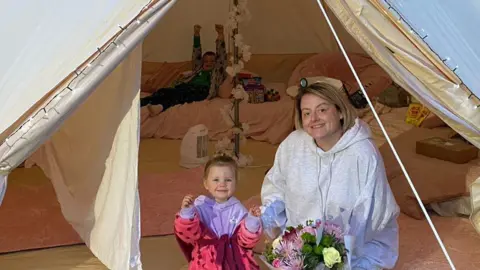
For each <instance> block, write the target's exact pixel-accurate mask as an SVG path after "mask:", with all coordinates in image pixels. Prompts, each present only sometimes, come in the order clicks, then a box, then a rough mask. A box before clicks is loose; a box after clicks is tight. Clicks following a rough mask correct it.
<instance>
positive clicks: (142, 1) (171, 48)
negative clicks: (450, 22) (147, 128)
mask: <svg viewBox="0 0 480 270" xmlns="http://www.w3.org/2000/svg"><path fill="white" fill-rule="evenodd" d="M228 2H229V1H224V0H203V1H198V0H179V1H173V0H172V1H167V0H158V1H151V3H150V2H148V1H147V0H121V1H113V2H112V1H93V0H88V1H81V2H76V3H75V5H72V4H71V3H64V2H63V1H59V0H54V1H53V0H52V1H50V2H49V3H48V5H45V4H42V5H40V4H38V3H37V2H36V1H27V2H25V1H23V2H21V4H19V3H17V2H16V1H15V2H14V1H3V2H2V3H0V10H2V11H7V12H6V13H5V14H3V15H4V16H2V19H3V20H5V21H8V23H5V24H2V26H0V27H2V29H1V30H2V33H10V31H12V30H10V29H13V28H12V27H11V25H16V26H18V27H16V28H15V31H17V32H18V29H19V27H20V29H22V35H17V36H13V35H11V37H9V39H10V42H9V43H4V46H6V47H5V48H3V50H2V59H3V61H2V64H0V71H2V72H1V73H0V74H1V75H0V76H1V77H0V78H1V79H0V81H1V82H2V83H1V84H0V85H1V88H0V102H1V103H2V104H1V105H0V111H1V112H2V120H1V121H0V132H1V133H0V134H1V135H0V136H1V137H0V138H1V140H0V141H1V142H2V144H1V146H0V171H1V173H2V175H3V176H6V175H8V173H9V172H10V171H11V170H13V169H14V168H15V167H16V166H17V165H18V164H19V163H21V162H22V161H23V160H24V159H25V158H26V157H27V156H28V155H29V154H31V153H32V152H33V151H34V150H35V149H37V148H38V147H39V146H40V145H41V144H42V143H44V142H47V143H46V144H45V145H44V147H43V148H42V153H43V154H45V155H47V156H48V158H47V160H48V162H47V163H45V164H39V166H40V167H41V168H42V169H43V170H44V171H45V173H46V174H47V175H48V176H49V177H50V178H51V179H52V182H53V183H54V186H55V190H56V193H57V197H58V199H59V202H60V204H61V206H62V211H63V213H64V215H65V217H66V219H67V220H68V221H69V222H71V223H72V225H73V226H74V227H75V229H76V230H77V231H78V232H79V234H80V235H81V236H82V237H83V238H84V240H85V241H86V242H87V244H88V245H89V247H90V248H91V250H92V251H93V253H94V254H95V255H96V256H97V257H98V258H99V259H100V260H101V261H102V262H103V263H104V264H105V265H107V267H109V268H110V269H128V268H129V267H130V266H129V265H130V262H131V261H132V262H133V263H132V265H135V264H136V262H138V257H136V256H138V255H139V253H138V238H139V233H138V232H139V223H138V222H139V219H138V215H139V207H138V194H137V162H138V159H137V155H138V140H139V139H138V88H139V81H140V78H139V77H140V73H139V72H140V65H141V58H142V57H141V55H142V50H141V49H142V48H141V47H140V46H139V43H140V42H141V41H142V39H143V38H144V37H145V36H146V34H147V33H149V32H150V31H151V30H152V28H153V27H154V26H155V25H156V23H157V22H158V21H160V19H162V23H161V24H159V25H158V28H156V29H155V30H153V31H152V34H151V35H149V37H148V38H147V39H146V41H145V44H144V46H143V49H144V53H143V58H144V59H145V60H148V61H180V60H188V59H189V57H190V46H191V44H190V42H188V41H189V39H190V37H191V29H192V25H193V24H195V23H198V24H205V25H208V24H213V23H224V22H225V21H226V19H227V13H228V10H229V7H228V5H229V3H228ZM324 3H326V4H327V5H328V7H329V10H330V15H332V14H334V15H335V17H336V18H338V22H339V23H338V25H334V27H335V29H336V30H337V32H339V35H340V38H341V40H342V42H343V43H344V46H346V49H347V50H349V51H358V50H359V47H358V44H360V45H361V47H362V48H363V50H364V51H366V52H367V53H368V54H369V55H370V56H372V58H373V59H374V60H376V61H377V63H378V64H379V65H381V66H382V67H383V68H384V69H385V70H386V71H387V72H388V73H389V74H390V75H391V76H392V78H393V79H394V80H395V81H396V82H397V83H398V84H400V85H401V86H402V87H403V88H405V89H406V90H408V91H409V92H410V93H412V94H413V95H414V96H415V97H416V98H417V99H419V100H420V101H422V102H423V103H424V104H426V105H427V106H428V107H429V108H430V109H432V110H433V111H434V113H436V114H437V115H439V116H440V117H441V118H442V119H443V120H444V121H445V122H447V123H448V124H449V125H450V126H451V127H453V128H454V129H455V130H457V131H458V132H460V133H461V134H462V135H464V136H465V137H466V138H467V139H469V140H470V141H471V142H472V143H474V144H475V145H476V146H477V147H478V146H480V139H479V136H478V134H479V129H480V116H479V115H478V114H477V113H476V110H475V109H474V105H477V103H476V102H478V100H476V99H472V98H470V99H469V98H468V96H469V95H470V93H469V92H468V91H466V89H465V87H464V86H461V87H456V85H458V84H460V81H459V80H458V78H455V77H451V76H448V74H447V75H445V74H444V72H443V73H442V72H441V71H440V69H442V68H441V67H442V66H441V65H442V64H443V63H442V62H441V61H440V60H439V59H434V58H432V57H430V56H429V57H427V56H425V55H427V54H428V52H429V51H428V50H426V49H422V47H421V45H419V44H421V43H420V42H419V41H418V39H417V38H416V37H415V36H413V35H410V34H408V29H406V28H405V30H402V29H404V28H402V27H405V26H402V25H398V24H397V23H395V22H394V21H392V20H391V19H390V17H389V16H387V15H388V14H389V13H388V12H389V11H388V8H387V7H386V6H384V5H383V4H384V1H380V0H378V1H374V0H371V1H367V0H349V1H338V0H326V1H325V2H324ZM173 4H175V5H174V6H173V8H172V5H173ZM25 6H28V7H29V8H28V9H25V8H24V7H25ZM93 6H95V7H96V8H92V7H93ZM170 8H171V9H170ZM249 9H250V10H251V11H252V21H250V22H249V24H248V25H244V26H241V27H242V28H241V29H242V34H243V35H244V36H245V41H246V42H247V43H248V44H250V45H251V46H252V50H253V53H256V54H268V53H276V54H288V53H317V52H322V51H333V50H338V48H337V46H336V45H335V42H334V39H333V36H332V33H331V32H330V29H329V28H328V26H327V24H326V23H325V21H324V18H323V16H322V13H321V12H320V10H319V9H318V5H317V3H316V2H315V1H313V0H312V1H306V0H305V1H296V2H295V3H294V2H292V1H287V0H261V1H250V3H249ZM169 11H171V12H169ZM19 14H22V15H21V16H19ZM137 15H138V16H137ZM164 15H165V16H164ZM184 15H185V16H184ZM330 18H331V19H332V20H334V17H333V16H330ZM136 19H138V22H137V20H136ZM334 22H335V20H334ZM334 24H336V23H334ZM118 25H120V27H119V26H118ZM127 26H128V27H127ZM342 26H343V27H344V28H345V29H344V28H343V27H342ZM118 33H121V34H120V35H119V36H118V37H116V38H115V35H116V34H118ZM347 33H348V34H350V35H351V36H350V35H348V34H347ZM434 33H435V29H432V30H431V34H434ZM212 35H213V33H212ZM268 35H270V36H268ZM352 37H354V39H352ZM114 38H115V39H114ZM209 39H210V40H211V41H213V36H210V37H209V36H205V37H204V41H205V44H208V43H209ZM112 40H114V41H115V43H112ZM354 40H355V41H356V42H355V41H354ZM184 41H186V42H184ZM210 43H211V42H210ZM357 43H358V44H357ZM99 48H100V49H99ZM387 48H388V49H387ZM100 51H101V52H102V53H101V55H100V56H99V52H100ZM392 51H393V53H392ZM92 60H94V62H92V63H91V64H90V65H88V63H90V62H91V61H92ZM439 61H440V62H439ZM434 63H436V64H434ZM83 68H85V69H84V70H82V71H81V72H79V71H78V70H80V69H83ZM112 71H113V72H112ZM74 78H78V79H76V80H73V83H71V84H70V82H71V81H72V79H74ZM67 86H68V87H67ZM470 87H471V88H477V87H476V86H475V87H472V86H470ZM58 93H62V94H60V95H57V94H58ZM56 97H59V98H56ZM467 105H468V106H467ZM92 108H94V109H95V110H102V111H103V113H104V114H105V115H106V116H104V117H97V115H96V114H92ZM92 127H93V128H92ZM87 133H88V134H87ZM52 135H53V136H52ZM72 153H74V154H72ZM93 153H95V154H97V155H98V156H99V157H98V158H96V157H93V156H92V155H93ZM85 171H87V172H85ZM0 182H1V184H3V181H0ZM7 192H8V190H7ZM472 199H473V205H474V206H475V208H474V211H477V210H476V209H477V208H476V207H477V206H476V205H477V204H478V202H477V201H478V200H480V195H477V193H476V191H475V190H474V192H472Z"/></svg>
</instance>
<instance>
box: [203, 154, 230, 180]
mask: <svg viewBox="0 0 480 270" xmlns="http://www.w3.org/2000/svg"><path fill="white" fill-rule="evenodd" d="M215 166H221V167H230V168H231V169H232V170H233V172H234V174H235V178H237V169H238V166H237V162H236V161H235V160H234V159H233V158H231V157H229V156H227V155H219V156H214V157H212V158H211V159H210V160H209V161H208V162H207V164H206V165H205V170H204V171H203V179H207V177H208V173H209V172H210V168H212V167H215Z"/></svg>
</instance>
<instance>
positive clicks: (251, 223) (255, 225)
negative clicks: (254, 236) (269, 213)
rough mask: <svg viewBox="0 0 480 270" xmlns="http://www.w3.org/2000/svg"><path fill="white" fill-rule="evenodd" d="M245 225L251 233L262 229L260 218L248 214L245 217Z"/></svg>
mask: <svg viewBox="0 0 480 270" xmlns="http://www.w3.org/2000/svg"><path fill="white" fill-rule="evenodd" d="M245 227H246V228H247V230H248V231H249V232H251V233H256V232H258V230H259V229H260V218H259V217H255V216H252V215H250V213H249V214H248V216H247V217H246V218H245Z"/></svg>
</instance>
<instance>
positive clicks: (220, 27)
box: [215, 24, 223, 35]
mask: <svg viewBox="0 0 480 270" xmlns="http://www.w3.org/2000/svg"><path fill="white" fill-rule="evenodd" d="M215 31H217V33H218V34H219V35H220V34H222V35H223V25H221V24H215Z"/></svg>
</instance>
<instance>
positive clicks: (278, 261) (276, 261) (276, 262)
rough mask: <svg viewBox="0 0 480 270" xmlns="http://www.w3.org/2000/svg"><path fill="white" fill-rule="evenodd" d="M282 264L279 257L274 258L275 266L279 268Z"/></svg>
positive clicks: (273, 263)
mask: <svg viewBox="0 0 480 270" xmlns="http://www.w3.org/2000/svg"><path fill="white" fill-rule="evenodd" d="M280 265H281V263H280V259H278V258H277V259H275V260H273V262H272V266H273V267H275V268H278V267H280Z"/></svg>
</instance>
